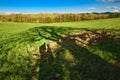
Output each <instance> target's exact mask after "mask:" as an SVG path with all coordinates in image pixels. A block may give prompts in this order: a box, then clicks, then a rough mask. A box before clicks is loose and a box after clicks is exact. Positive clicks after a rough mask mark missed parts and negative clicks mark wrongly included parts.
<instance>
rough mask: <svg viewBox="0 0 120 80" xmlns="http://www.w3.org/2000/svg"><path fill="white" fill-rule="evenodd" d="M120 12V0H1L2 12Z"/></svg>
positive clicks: (0, 9) (0, 7)
mask: <svg viewBox="0 0 120 80" xmlns="http://www.w3.org/2000/svg"><path fill="white" fill-rule="evenodd" d="M108 11H109V12H120V0H0V12H8V13H11V12H18V13H40V12H47V13H85V12H108Z"/></svg>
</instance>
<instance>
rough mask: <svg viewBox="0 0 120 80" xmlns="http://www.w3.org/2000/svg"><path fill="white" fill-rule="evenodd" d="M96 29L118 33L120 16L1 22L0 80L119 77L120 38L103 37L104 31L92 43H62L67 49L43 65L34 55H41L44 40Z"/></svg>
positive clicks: (119, 31) (78, 79) (93, 79)
mask: <svg viewBox="0 0 120 80" xmlns="http://www.w3.org/2000/svg"><path fill="white" fill-rule="evenodd" d="M96 30H102V31H104V32H112V34H114V35H117V36H119V35H120V18H113V19H103V20H92V21H83V22H63V23H47V24H40V23H7V22H4V23H3V22H0V79H1V80H3V79H5V80H37V79H38V78H40V79H42V80H49V79H50V80H70V79H73V80H88V79H89V80H102V79H103V80H113V79H115V80H118V79H119V76H120V75H119V72H120V59H119V57H120V40H116V39H115V40H114V39H111V38H110V39H109V38H105V39H104V37H103V36H104V34H102V38H103V40H101V42H99V41H98V42H96V43H95V44H94V45H92V46H90V45H87V46H80V45H79V46H75V43H74V42H73V45H67V46H64V44H65V43H61V46H63V48H64V49H60V51H58V52H55V53H54V54H55V55H54V59H53V58H52V59H50V60H49V62H50V63H48V64H43V65H42V66H41V65H40V64H42V63H41V61H36V59H35V58H33V56H32V54H33V53H38V54H39V47H40V46H41V45H42V44H43V43H44V42H46V43H51V41H56V40H57V39H59V38H62V36H63V35H64V34H68V33H70V32H80V31H96ZM82 36H83V37H84V35H82ZM70 37H71V36H70ZM78 37H80V36H79V35H77V37H73V38H78ZM106 37H107V36H106ZM100 39H101V38H100ZM67 40H71V39H69V38H67ZM66 44H67V43H66ZM68 44H69V43H68ZM70 44H71V43H70ZM82 53H83V54H82ZM60 56H61V57H60ZM110 70H111V71H110ZM56 75H59V76H60V77H59V76H58V77H56Z"/></svg>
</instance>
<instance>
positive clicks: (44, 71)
mask: <svg viewBox="0 0 120 80" xmlns="http://www.w3.org/2000/svg"><path fill="white" fill-rule="evenodd" d="M78 36H79V35H77V36H67V37H63V38H61V41H58V40H56V43H57V44H58V45H60V46H61V47H59V48H58V49H57V51H56V52H53V51H52V48H51V47H50V46H49V45H46V44H44V46H45V45H46V46H47V47H46V49H47V50H46V51H45V50H44V51H45V52H44V51H42V50H43V49H45V48H43V49H42V48H39V50H40V53H41V60H40V65H39V80H119V79H120V74H119V73H120V65H116V64H112V63H110V62H109V61H107V60H105V59H103V58H102V57H100V56H99V55H98V54H96V52H94V51H93V52H92V51H90V50H89V49H88V48H87V47H86V46H82V45H79V44H78V43H77V42H76V39H75V37H78ZM79 37H80V36H79ZM111 41H113V42H116V43H115V45H114V46H118V45H119V44H117V43H119V42H118V41H116V40H114V39H111ZM104 42H107V41H103V43H101V42H99V41H98V42H97V41H96V44H100V45H101V44H104ZM107 44H111V43H110V42H108V43H107ZM104 45H105V44H104ZM104 45H103V46H102V47H108V46H104ZM88 46H89V45H88ZM89 47H91V46H89ZM118 47H119V46H118ZM91 48H92V47H91ZM97 48H98V49H99V50H101V51H103V53H104V54H106V55H107V53H105V52H104V51H105V49H106V51H109V50H107V48H104V49H102V48H100V47H99V46H97ZM109 52H111V53H112V55H113V56H114V57H117V56H116V55H115V54H114V52H112V51H109ZM118 52H119V51H118ZM118 52H117V53H118ZM42 53H44V54H46V55H42ZM115 53H116V52H115ZM101 55H102V53H101ZM118 56H120V54H119V53H118ZM115 60H116V61H117V62H119V59H118V58H117V59H115Z"/></svg>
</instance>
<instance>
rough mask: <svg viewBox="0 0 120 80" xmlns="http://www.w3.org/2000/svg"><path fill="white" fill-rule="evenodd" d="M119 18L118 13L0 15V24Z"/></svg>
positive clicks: (119, 14)
mask: <svg viewBox="0 0 120 80" xmlns="http://www.w3.org/2000/svg"><path fill="white" fill-rule="evenodd" d="M117 17H120V13H111V14H108V13H106V14H103V13H84V14H82V13H81V14H47V13H41V14H36V15H35V14H9V15H5V14H4V15H3V14H0V22H30V23H53V22H72V21H84V20H97V19H107V18H117Z"/></svg>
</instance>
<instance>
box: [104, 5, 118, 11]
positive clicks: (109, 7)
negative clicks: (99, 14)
mask: <svg viewBox="0 0 120 80" xmlns="http://www.w3.org/2000/svg"><path fill="white" fill-rule="evenodd" d="M106 8H107V9H110V10H112V11H113V12H120V7H118V6H108V7H106Z"/></svg>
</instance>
